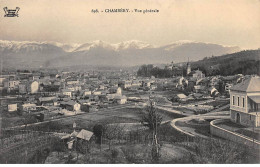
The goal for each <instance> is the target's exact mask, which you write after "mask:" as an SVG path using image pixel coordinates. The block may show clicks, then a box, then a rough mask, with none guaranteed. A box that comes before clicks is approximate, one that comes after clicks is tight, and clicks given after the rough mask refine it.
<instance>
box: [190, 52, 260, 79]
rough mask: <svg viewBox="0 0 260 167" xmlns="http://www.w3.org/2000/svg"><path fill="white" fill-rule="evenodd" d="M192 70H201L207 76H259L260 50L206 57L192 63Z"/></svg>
mask: <svg viewBox="0 0 260 167" xmlns="http://www.w3.org/2000/svg"><path fill="white" fill-rule="evenodd" d="M191 68H192V69H198V68H199V69H200V70H202V71H204V72H205V73H206V75H224V76H226V75H233V74H243V75H247V74H257V75H259V74H260V72H259V68H260V49H258V50H245V51H241V52H237V53H232V54H226V55H223V56H218V57H210V58H209V57H205V58H204V59H203V60H199V61H196V62H192V63H191Z"/></svg>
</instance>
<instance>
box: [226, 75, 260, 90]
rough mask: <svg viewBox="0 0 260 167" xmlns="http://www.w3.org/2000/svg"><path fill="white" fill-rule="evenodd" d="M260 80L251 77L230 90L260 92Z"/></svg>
mask: <svg viewBox="0 0 260 167" xmlns="http://www.w3.org/2000/svg"><path fill="white" fill-rule="evenodd" d="M259 85H260V78H259V77H251V78H249V79H246V80H244V81H242V82H241V83H239V84H236V85H234V86H232V87H231V88H230V90H231V91H242V92H258V91H260V86H259Z"/></svg>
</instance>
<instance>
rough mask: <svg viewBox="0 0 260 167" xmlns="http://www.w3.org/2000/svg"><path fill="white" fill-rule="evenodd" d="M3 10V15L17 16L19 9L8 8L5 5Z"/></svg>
mask: <svg viewBox="0 0 260 167" xmlns="http://www.w3.org/2000/svg"><path fill="white" fill-rule="evenodd" d="M3 9H4V11H5V17H19V15H18V11H19V10H20V8H19V7H16V8H15V9H8V8H7V7H4V8H3Z"/></svg>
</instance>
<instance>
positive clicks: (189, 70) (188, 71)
mask: <svg viewBox="0 0 260 167" xmlns="http://www.w3.org/2000/svg"><path fill="white" fill-rule="evenodd" d="M190 72H191V67H190V61H189V58H188V63H187V75H189V73H190Z"/></svg>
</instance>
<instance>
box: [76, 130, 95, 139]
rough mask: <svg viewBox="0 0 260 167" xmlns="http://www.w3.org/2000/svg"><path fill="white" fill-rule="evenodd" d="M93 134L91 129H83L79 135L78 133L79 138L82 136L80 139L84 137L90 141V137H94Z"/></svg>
mask: <svg viewBox="0 0 260 167" xmlns="http://www.w3.org/2000/svg"><path fill="white" fill-rule="evenodd" d="M92 135H93V132H90V131H87V130H85V129H82V130H81V131H80V132H79V133H78V135H77V138H80V139H84V140H87V141H89V139H90V138H91V137H92Z"/></svg>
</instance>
